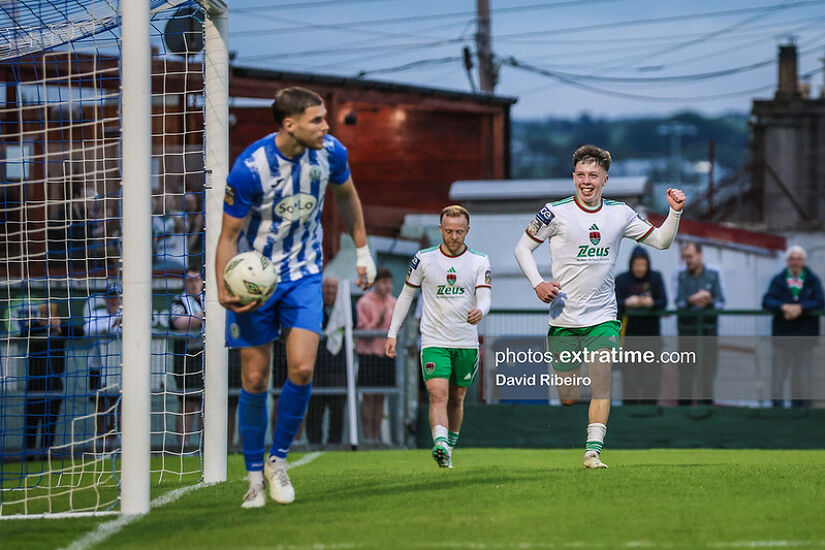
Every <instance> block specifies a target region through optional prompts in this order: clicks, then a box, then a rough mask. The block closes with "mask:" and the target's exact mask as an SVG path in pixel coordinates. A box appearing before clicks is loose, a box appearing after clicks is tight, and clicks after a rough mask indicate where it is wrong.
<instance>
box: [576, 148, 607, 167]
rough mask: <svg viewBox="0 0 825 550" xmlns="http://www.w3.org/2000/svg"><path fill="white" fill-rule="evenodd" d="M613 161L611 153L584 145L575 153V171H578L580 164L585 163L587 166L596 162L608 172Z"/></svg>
mask: <svg viewBox="0 0 825 550" xmlns="http://www.w3.org/2000/svg"><path fill="white" fill-rule="evenodd" d="M612 160H613V158H612V157H611V156H610V151H606V150H604V149H599V148H598V147H596V146H595V145H582V146H581V147H579V148H578V149H576V152H575V153H573V170H575V169H576V165H577V164H578V163H580V162H584V163H585V164H590V163H591V162H595V163H596V164H598V165H599V166H601V167H602V168H604V171H605V172H607V171H608V170H610V162H611V161H612Z"/></svg>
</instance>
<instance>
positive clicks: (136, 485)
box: [120, 0, 152, 515]
mask: <svg viewBox="0 0 825 550" xmlns="http://www.w3.org/2000/svg"><path fill="white" fill-rule="evenodd" d="M121 9H122V10H123V12H122V19H121V21H122V25H121V29H122V33H121V35H122V38H123V48H122V59H121V69H120V78H121V86H122V92H121V109H120V112H121V117H122V135H121V148H120V150H121V166H122V171H123V172H122V192H123V196H122V205H123V206H122V207H121V210H122V212H123V268H122V279H123V281H122V282H123V301H122V304H123V330H122V333H123V348H122V349H123V354H122V357H123V378H122V380H123V426H122V430H123V461H122V466H123V473H122V475H123V478H122V484H121V501H120V511H121V513H123V514H126V515H136V514H145V513H147V512H149V483H150V481H149V473H150V459H151V395H150V387H151V364H152V164H151V163H152V161H151V159H152V111H151V109H152V103H151V101H152V73H151V44H150V39H149V37H150V32H149V31H150V29H149V17H150V14H149V0H129V1H128V2H121ZM126 205H128V207H126Z"/></svg>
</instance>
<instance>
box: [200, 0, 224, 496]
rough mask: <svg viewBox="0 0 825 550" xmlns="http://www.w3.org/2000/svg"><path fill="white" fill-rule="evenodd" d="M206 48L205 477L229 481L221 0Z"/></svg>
mask: <svg viewBox="0 0 825 550" xmlns="http://www.w3.org/2000/svg"><path fill="white" fill-rule="evenodd" d="M206 6H207V12H208V15H207V17H206V20H205V34H206V37H205V50H204V65H205V67H204V71H205V74H204V91H205V98H204V126H205V131H206V135H205V136H204V139H205V141H206V144H205V148H204V155H205V158H204V167H205V168H206V182H205V191H206V200H205V210H206V216H205V219H206V223H205V224H204V226H205V231H206V236H205V239H204V243H205V247H206V250H205V252H206V255H205V258H206V270H205V271H206V273H205V279H206V343H205V353H206V362H205V373H204V378H205V383H204V408H203V479H204V481H205V482H206V483H217V482H220V481H226V445H227V441H226V421H227V391H228V375H227V352H226V348H225V347H224V329H225V326H226V316H225V314H224V309H223V306H222V305H221V304H220V302H219V301H218V284H223V282H222V281H216V280H215V277H213V276H212V273H214V268H213V266H214V265H215V249H216V248H217V245H218V235H219V233H220V229H221V218H222V216H223V195H224V188H225V186H226V176H227V174H228V173H229V124H228V121H229V53H228V49H227V44H228V40H229V19H228V16H227V10H226V4H225V3H224V2H223V1H222V0H208V1H207V2H206Z"/></svg>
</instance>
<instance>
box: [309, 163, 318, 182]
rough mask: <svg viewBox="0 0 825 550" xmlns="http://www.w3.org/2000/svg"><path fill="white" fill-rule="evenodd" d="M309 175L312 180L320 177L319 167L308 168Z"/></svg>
mask: <svg viewBox="0 0 825 550" xmlns="http://www.w3.org/2000/svg"><path fill="white" fill-rule="evenodd" d="M309 177H310V179H313V180H319V179H321V168H319V167H318V166H313V167H312V168H310V169H309Z"/></svg>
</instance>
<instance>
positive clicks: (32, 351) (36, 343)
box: [21, 302, 83, 453]
mask: <svg viewBox="0 0 825 550" xmlns="http://www.w3.org/2000/svg"><path fill="white" fill-rule="evenodd" d="M37 312H38V317H36V318H34V319H32V320H31V321H30V322H29V323H28V324H26V325H25V326H24V327H23V331H22V334H21V336H23V337H25V338H27V339H28V359H27V362H26V367H27V376H26V402H25V406H24V411H23V416H24V424H25V430H24V433H25V437H24V445H25V448H26V452H27V453H33V452H34V451H35V450H43V451H46V450H48V449H49V448H50V447H52V446H53V445H54V440H55V431H56V427H57V419H58V416H59V414H60V406H61V405H62V403H63V397H64V395H63V374H64V373H65V372H66V347H67V346H68V344H69V340H70V339H71V338H79V337H80V336H82V335H83V328H82V327H81V326H78V325H73V324H70V323H69V322H68V320H66V319H61V318H60V311H59V307H58V304H57V303H55V302H47V303H43V304H40V305H39V306H38V307H37ZM38 430H39V431H40V434H41V437H40V445H39V446H37V444H36V443H37V433H38Z"/></svg>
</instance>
